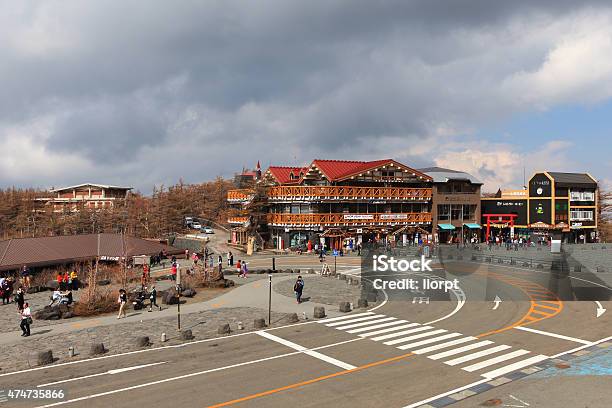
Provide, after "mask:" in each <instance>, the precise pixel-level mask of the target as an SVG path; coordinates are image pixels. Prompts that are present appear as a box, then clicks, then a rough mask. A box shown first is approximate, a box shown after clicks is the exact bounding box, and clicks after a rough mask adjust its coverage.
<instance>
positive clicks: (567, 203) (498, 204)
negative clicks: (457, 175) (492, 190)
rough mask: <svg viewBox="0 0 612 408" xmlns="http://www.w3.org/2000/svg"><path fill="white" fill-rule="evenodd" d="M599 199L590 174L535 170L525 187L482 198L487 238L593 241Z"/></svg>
mask: <svg viewBox="0 0 612 408" xmlns="http://www.w3.org/2000/svg"><path fill="white" fill-rule="evenodd" d="M597 200H598V185H597V180H595V179H594V178H593V177H592V176H591V175H590V174H588V173H560V172H547V171H544V172H538V173H535V174H534V175H533V176H532V177H531V178H530V179H529V183H528V186H527V189H525V190H509V191H499V192H498V193H497V195H496V197H492V198H482V224H483V226H486V228H485V239H487V237H489V236H491V235H493V236H497V235H500V234H501V235H503V236H508V235H512V236H515V235H520V236H524V237H526V238H527V237H530V238H531V239H532V240H534V239H535V240H537V239H538V238H541V237H545V238H549V237H557V238H559V239H562V240H563V241H564V242H594V241H596V239H597V221H598V220H597Z"/></svg>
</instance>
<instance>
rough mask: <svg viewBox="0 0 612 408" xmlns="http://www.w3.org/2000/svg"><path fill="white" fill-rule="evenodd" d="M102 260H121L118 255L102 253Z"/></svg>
mask: <svg viewBox="0 0 612 408" xmlns="http://www.w3.org/2000/svg"><path fill="white" fill-rule="evenodd" d="M100 260H101V261H119V257H118V256H107V255H102V256H101V257H100Z"/></svg>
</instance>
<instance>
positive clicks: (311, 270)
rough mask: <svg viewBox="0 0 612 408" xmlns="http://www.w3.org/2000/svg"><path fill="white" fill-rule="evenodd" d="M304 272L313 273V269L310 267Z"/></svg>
mask: <svg viewBox="0 0 612 408" xmlns="http://www.w3.org/2000/svg"><path fill="white" fill-rule="evenodd" d="M306 273H315V271H314V269H312V268H310V269H309V270H308V272H306Z"/></svg>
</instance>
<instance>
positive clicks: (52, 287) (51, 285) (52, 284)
mask: <svg viewBox="0 0 612 408" xmlns="http://www.w3.org/2000/svg"><path fill="white" fill-rule="evenodd" d="M45 286H46V287H47V288H48V289H50V290H55V289H57V288H58V287H59V283H57V281H54V280H50V281H47V283H46V285H45Z"/></svg>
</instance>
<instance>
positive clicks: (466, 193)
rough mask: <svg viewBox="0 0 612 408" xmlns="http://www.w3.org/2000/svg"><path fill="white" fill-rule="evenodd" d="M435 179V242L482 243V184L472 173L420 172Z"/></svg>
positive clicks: (427, 170) (433, 192)
mask: <svg viewBox="0 0 612 408" xmlns="http://www.w3.org/2000/svg"><path fill="white" fill-rule="evenodd" d="M419 171H421V172H423V173H425V174H427V175H428V176H430V177H431V178H432V179H433V188H432V209H431V218H432V221H431V224H432V233H433V237H434V241H435V242H439V243H451V242H470V241H471V239H472V238H474V237H476V238H477V239H479V240H480V229H481V226H480V219H481V217H480V205H481V204H480V203H481V201H480V189H481V187H482V182H480V181H479V180H478V179H476V178H475V177H474V176H472V175H471V174H469V173H465V172H461V171H456V170H451V169H445V168H441V167H428V168H423V169H419Z"/></svg>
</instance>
